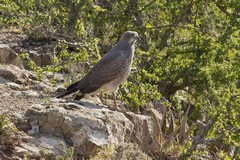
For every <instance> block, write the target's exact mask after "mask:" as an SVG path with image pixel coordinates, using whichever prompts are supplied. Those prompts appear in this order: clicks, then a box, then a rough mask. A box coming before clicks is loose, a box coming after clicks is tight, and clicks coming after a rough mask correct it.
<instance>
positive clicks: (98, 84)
mask: <svg viewBox="0 0 240 160" xmlns="http://www.w3.org/2000/svg"><path fill="white" fill-rule="evenodd" d="M138 39H139V37H138V33H137V32H134V31H126V32H125V33H124V34H123V35H122V36H121V38H120V40H119V42H118V43H117V44H115V45H114V46H113V47H112V48H111V49H110V51H109V52H108V53H107V54H106V55H105V56H103V57H102V58H101V59H100V60H99V61H98V62H97V63H96V64H95V65H94V66H93V67H92V69H91V70H90V71H89V72H88V73H87V74H86V75H85V76H84V77H83V78H82V79H81V80H80V81H78V82H76V83H73V84H71V85H70V86H69V87H67V91H66V92H65V93H63V94H62V95H60V96H58V97H57V98H61V97H64V96H67V95H69V94H71V93H74V92H76V91H79V93H80V94H81V96H80V97H78V98H75V99H80V98H82V97H84V96H85V95H94V94H96V93H99V92H109V91H110V92H112V93H113V100H114V108H115V110H118V107H117V102H116V93H117V90H118V87H119V85H120V84H121V83H123V82H124V81H125V80H126V79H127V77H128V75H129V73H130V70H131V66H132V60H133V55H134V52H135V42H136V41H137V40H138Z"/></svg>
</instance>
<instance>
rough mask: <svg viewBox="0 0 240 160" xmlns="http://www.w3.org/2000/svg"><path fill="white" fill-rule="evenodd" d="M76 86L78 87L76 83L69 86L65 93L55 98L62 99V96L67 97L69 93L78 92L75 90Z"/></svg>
mask: <svg viewBox="0 0 240 160" xmlns="http://www.w3.org/2000/svg"><path fill="white" fill-rule="evenodd" d="M77 86H78V82H76V83H73V84H71V85H70V86H69V87H68V88H67V92H65V93H63V94H62V95H60V96H57V98H62V97H64V96H67V95H69V94H71V93H74V92H76V91H78V90H79V89H78V88H77Z"/></svg>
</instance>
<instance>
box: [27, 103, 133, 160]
mask: <svg viewBox="0 0 240 160" xmlns="http://www.w3.org/2000/svg"><path fill="white" fill-rule="evenodd" d="M85 104H88V103H85ZM70 106H71V107H70ZM73 106H74V107H73ZM26 117H28V119H29V123H30V124H31V125H32V130H31V131H30V132H31V133H33V134H48V135H55V136H60V137H64V138H65V139H68V140H70V141H71V143H72V144H73V146H74V149H75V153H74V155H75V156H77V157H79V156H80V157H82V156H83V157H90V156H92V155H94V154H95V153H96V152H97V149H98V148H99V147H104V146H108V145H110V144H119V143H122V142H125V141H128V142H129V141H131V137H132V134H133V130H134V124H133V123H132V122H131V121H130V120H129V119H128V118H127V117H126V116H125V115H124V114H123V113H120V112H116V111H111V110H108V109H106V108H99V107H95V108H93V107H92V106H90V107H88V106H83V105H81V104H78V103H73V102H72V103H55V104H53V103H51V104H49V105H39V104H36V105H33V106H32V107H31V108H30V109H28V111H27V112H26ZM36 128H39V130H38V129H36ZM33 129H34V130H35V131H33ZM38 131H39V133H37V132H38ZM34 132H36V133H34Z"/></svg>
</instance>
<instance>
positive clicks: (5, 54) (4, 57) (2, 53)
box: [0, 44, 23, 67]
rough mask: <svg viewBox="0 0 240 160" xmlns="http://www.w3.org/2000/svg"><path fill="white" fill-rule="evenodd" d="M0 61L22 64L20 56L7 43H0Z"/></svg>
mask: <svg viewBox="0 0 240 160" xmlns="http://www.w3.org/2000/svg"><path fill="white" fill-rule="evenodd" d="M0 63H3V64H13V65H16V66H19V67H22V66H23V63H22V60H21V58H20V57H19V56H18V54H17V53H16V52H15V51H14V50H12V49H11V48H10V46H9V45H7V44H0Z"/></svg>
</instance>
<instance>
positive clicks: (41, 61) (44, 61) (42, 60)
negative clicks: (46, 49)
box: [29, 51, 52, 67]
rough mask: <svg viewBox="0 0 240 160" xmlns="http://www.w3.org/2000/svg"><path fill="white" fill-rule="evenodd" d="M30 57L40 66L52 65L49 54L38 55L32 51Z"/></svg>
mask: <svg viewBox="0 0 240 160" xmlns="http://www.w3.org/2000/svg"><path fill="white" fill-rule="evenodd" d="M29 57H30V59H31V60H33V61H34V62H35V64H36V65H38V66H42V67H43V66H46V65H50V64H52V58H51V56H50V55H49V54H48V53H37V52H36V51H30V53H29Z"/></svg>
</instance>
